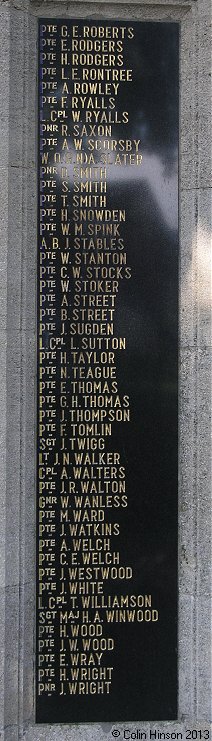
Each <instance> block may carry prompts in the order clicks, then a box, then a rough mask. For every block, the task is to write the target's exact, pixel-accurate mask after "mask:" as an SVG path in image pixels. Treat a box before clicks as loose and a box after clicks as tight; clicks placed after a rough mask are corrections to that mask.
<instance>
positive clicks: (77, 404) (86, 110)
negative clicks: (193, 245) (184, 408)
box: [36, 18, 179, 724]
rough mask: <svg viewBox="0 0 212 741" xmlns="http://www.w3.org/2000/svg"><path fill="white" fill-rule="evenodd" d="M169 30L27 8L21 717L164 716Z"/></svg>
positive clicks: (171, 677)
mask: <svg viewBox="0 0 212 741" xmlns="http://www.w3.org/2000/svg"><path fill="white" fill-rule="evenodd" d="M85 29H86V30H85ZM178 36H179V26H178V24H176V23H171V22H168V23H152V22H131V21H123V22H122V21H120V20H119V21H115V20H114V19H113V20H112V19H111V20H102V19H101V20H96V19H92V20H87V19H86V21H83V20H82V19H76V20H73V19H68V18H66V19H57V18H56V19H52V18H51V19H46V18H44V19H40V21H39V114H38V117H39V144H38V162H39V165H38V170H39V175H38V381H37V384H38V394H37V398H38V411H37V414H38V452H37V603H36V604H37V613H36V615H37V616H36V626H37V627H36V635H37V638H36V723H49V724H54V723H58V724H61V723H67V724H71V723H89V722H92V723H97V722H98V723H99V722H101V723H102V722H114V721H116V722H123V721H132V722H133V721H160V720H163V721H164V720H167V721H168V720H174V719H176V718H177V597H178V590H177V555H178V519H177V509H178V498H177V491H178V136H179V130H178V129H179V79H178V76H179V72H178V66H179V61H178V56H179V39H178ZM61 42H63V43H61ZM73 54H75V56H73ZM73 70H74V72H73ZM86 168H87V169H86ZM86 183H87V185H86ZM64 297H65V298H64ZM98 369H99V370H98ZM83 446H84V447H83Z"/></svg>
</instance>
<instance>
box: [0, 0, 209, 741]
mask: <svg viewBox="0 0 212 741" xmlns="http://www.w3.org/2000/svg"><path fill="white" fill-rule="evenodd" d="M39 16H41V17H42V16H48V17H52V18H54V17H67V18H69V17H70V18H72V17H75V18H77V17H84V18H85V17H86V16H87V17H90V18H91V17H92V18H98V19H101V18H114V19H115V18H116V19H126V20H127V19H129V20H131V19H133V20H141V21H142V20H148V21H151V20H154V21H158V23H159V22H160V21H162V20H163V21H179V23H180V27H181V37H180V38H181V40H180V286H179V291H180V327H179V330H180V333H179V338H180V339H179V341H180V368H179V372H180V390H179V410H180V413H179V443H180V445H179V490H180V498H179V718H178V721H177V722H176V723H164V724H161V723H158V724H156V723H154V724H153V723H152V724H150V723H143V724H142V723H138V722H137V723H130V724H128V728H129V729H130V733H131V734H132V733H135V732H137V734H138V733H139V729H140V731H143V732H145V731H146V734H147V738H149V737H150V735H149V734H150V729H151V731H154V729H156V730H159V731H161V732H162V731H163V732H164V733H170V734H171V733H173V734H174V733H176V734H177V732H179V733H180V732H181V733H182V737H183V741H184V739H186V730H187V729H196V730H197V731H198V733H199V735H197V736H193V738H194V737H195V738H201V736H200V731H201V732H203V731H205V730H207V729H209V723H210V717H211V693H210V680H211V630H210V628H211V608H210V585H211V579H210V575H211V540H210V538H211V527H210V525H211V518H210V512H211V509H210V506H211V505H210V499H211V469H210V462H211V444H210V413H211V316H210V302H211V271H210V249H211V221H210V218H211V34H210V23H211V5H210V0H145V2H142V1H141V0H133V2H131V1H130V0H129V1H128V2H122V0H114V2H107V1H106V2H105V0H99V1H98V2H95V1H94V2H93V0H83V2H82V1H81V0H76V1H75V2H73V1H72V0H64V1H63V0H57V1H56V2H54V0H31V1H30V0H0V56H1V64H0V117H1V137H0V188H1V205H0V214H1V215H0V219H1V229H0V241H1V251H0V302H1V312H0V343H1V353H0V357H1V383H0V445H1V456H0V467H1V518H0V528H1V536H0V549H1V559H0V575H1V576H0V578H1V583H0V589H1V601H0V619H1V632H0V635H1V648H0V652H1V653H0V738H1V740H2V741H18V739H24V740H25V741H54V739H55V741H65V740H67V741H91V740H92V741H93V740H94V739H96V741H97V740H98V741H107V739H108V740H110V739H112V738H113V735H112V730H113V728H114V729H116V726H114V727H113V726H111V725H110V724H104V723H102V725H101V726H100V725H97V724H95V725H93V726H92V725H87V726H86V725H83V726H80V725H79V726H71V725H70V726H66V725H61V726H48V725H46V726H42V725H35V720H34V713H35V709H34V661H35V658H34V631H35V459H36V455H35V454H36V440H35V430H36V249H37V248H36V222H37V210H36V209H37V204H36V201H37V197H36V167H37V142H36V130H37V120H36V119H37V100H36V66H37V20H38V18H39ZM129 690H130V688H129ZM117 729H118V730H119V732H120V736H119V737H120V739H121V738H123V737H124V736H123V725H122V724H118V726H117ZM135 737H136V738H139V735H137V736H132V738H135ZM167 737H168V736H167ZM170 737H171V736H170ZM179 737H180V736H179ZM172 738H175V736H174V735H173V736H172ZM176 738H177V735H176ZM191 738H192V736H191ZM202 738H204V736H202Z"/></svg>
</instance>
